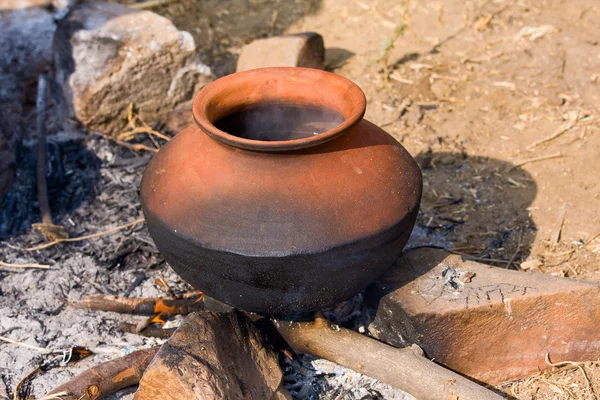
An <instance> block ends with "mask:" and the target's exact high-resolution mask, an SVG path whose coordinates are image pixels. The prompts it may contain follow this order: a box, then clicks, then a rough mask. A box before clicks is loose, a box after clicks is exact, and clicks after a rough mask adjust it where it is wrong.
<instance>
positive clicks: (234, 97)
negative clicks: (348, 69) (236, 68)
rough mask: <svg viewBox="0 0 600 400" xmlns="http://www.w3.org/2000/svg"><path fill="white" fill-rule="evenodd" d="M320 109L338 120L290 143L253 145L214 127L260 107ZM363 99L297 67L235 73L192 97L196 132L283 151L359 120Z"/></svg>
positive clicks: (339, 81) (330, 78)
mask: <svg viewBox="0 0 600 400" xmlns="http://www.w3.org/2000/svg"><path fill="white" fill-rule="evenodd" d="M274 104H276V105H282V106H284V107H285V106H292V107H306V108H312V109H316V108H320V109H325V110H328V111H332V112H335V113H337V114H339V115H340V116H341V118H343V121H342V122H341V123H339V124H337V125H335V126H334V127H332V128H331V129H328V130H326V131H324V132H322V133H318V134H315V135H312V136H309V137H304V138H300V139H291V140H256V139H249V138H244V137H240V136H236V135H233V134H230V133H227V132H224V131H222V130H220V129H219V128H217V127H216V126H215V123H217V122H218V121H220V120H222V119H223V118H225V117H227V116H230V115H232V114H235V113H239V112H242V111H244V110H248V109H251V108H253V107H259V106H263V105H274ZM365 108H366V99H365V95H364V93H363V91H362V90H361V89H360V88H359V87H358V86H357V85H356V84H355V83H353V82H352V81H350V80H348V79H346V78H343V77H341V76H339V75H336V74H334V73H331V72H326V71H321V70H317V69H311V68H300V67H273V68H260V69H254V70H249V71H243V72H238V73H235V74H232V75H228V76H225V77H223V78H220V79H217V80H216V81H214V82H212V83H209V84H208V85H206V86H205V87H204V88H203V89H202V90H200V92H199V93H198V95H196V97H195V98H194V102H193V105H192V112H193V115H194V120H195V121H196V124H197V125H198V127H199V128H200V129H201V130H202V131H203V132H204V133H206V134H207V135H208V136H210V137H212V138H213V139H215V140H217V141H219V142H222V143H225V144H227V145H230V146H234V147H238V148H241V149H246V150H256V151H289V150H297V149H303V148H307V147H312V146H316V145H318V144H321V143H324V142H327V141H329V140H331V139H334V138H336V137H338V136H340V135H342V134H344V132H345V131H346V130H348V129H349V128H351V127H352V126H354V125H356V124H357V123H358V122H360V120H361V119H362V118H363V116H364V114H365Z"/></svg>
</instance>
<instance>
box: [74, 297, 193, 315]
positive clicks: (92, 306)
mask: <svg viewBox="0 0 600 400" xmlns="http://www.w3.org/2000/svg"><path fill="white" fill-rule="evenodd" d="M202 297H203V296H202V294H201V293H197V294H195V295H194V296H191V297H189V298H183V299H173V298H130V297H121V296H112V295H105V294H96V295H90V296H84V297H83V298H82V299H81V300H80V301H76V302H71V303H68V304H69V305H70V306H73V307H78V308H86V309H88V310H99V311H114V312H118V313H125V314H139V315H156V314H163V315H176V314H182V315H185V314H189V313H191V312H194V311H200V310H203V309H204V304H203V303H202Z"/></svg>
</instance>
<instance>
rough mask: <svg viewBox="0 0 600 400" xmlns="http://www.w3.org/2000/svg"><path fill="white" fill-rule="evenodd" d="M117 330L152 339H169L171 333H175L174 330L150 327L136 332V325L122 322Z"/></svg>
mask: <svg viewBox="0 0 600 400" xmlns="http://www.w3.org/2000/svg"><path fill="white" fill-rule="evenodd" d="M119 329H121V330H122V331H123V332H127V333H135V334H138V335H141V336H145V337H154V338H159V339H168V338H169V337H171V335H172V334H173V332H175V329H176V328H166V329H163V328H155V327H152V326H149V327H147V328H146V329H143V330H141V331H139V332H138V325H137V324H132V323H130V322H122V323H121V324H120V325H119Z"/></svg>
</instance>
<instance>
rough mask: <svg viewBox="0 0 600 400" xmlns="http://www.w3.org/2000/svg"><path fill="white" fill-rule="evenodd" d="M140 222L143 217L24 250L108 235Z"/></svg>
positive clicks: (40, 248)
mask: <svg viewBox="0 0 600 400" xmlns="http://www.w3.org/2000/svg"><path fill="white" fill-rule="evenodd" d="M142 222H144V218H140V219H136V220H135V221H132V222H129V223H127V224H125V225H121V226H117V227H116V228H111V229H107V230H105V231H102V232H98V233H93V234H91V235H85V236H80V237H76V238H65V239H56V240H53V241H52V242H48V243H44V244H40V245H39V246H33V247H29V248H27V249H25V250H27V251H35V250H42V249H45V248H48V247H50V246H54V245H55V244H58V243H62V242H79V241H82V240H88V239H94V238H97V237H100V236H104V235H110V234H111V233H115V232H118V231H120V230H123V229H125V228H129V227H130V226H134V225H137V224H141V223H142Z"/></svg>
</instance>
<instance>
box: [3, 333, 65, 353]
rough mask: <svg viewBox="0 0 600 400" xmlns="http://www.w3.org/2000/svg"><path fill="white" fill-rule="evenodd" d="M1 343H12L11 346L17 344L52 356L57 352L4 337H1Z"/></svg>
mask: <svg viewBox="0 0 600 400" xmlns="http://www.w3.org/2000/svg"><path fill="white" fill-rule="evenodd" d="M0 341H2V342H6V343H10V344H16V345H17V346H21V347H27V348H28V349H33V350H36V351H39V352H40V353H42V354H50V353H54V351H55V350H54V349H45V348H43V347H39V346H34V345H32V344H27V343H23V342H18V341H16V340H12V339H9V338H7V337H4V336H0Z"/></svg>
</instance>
